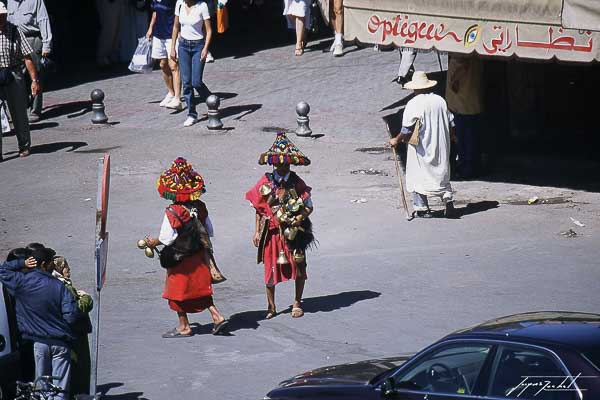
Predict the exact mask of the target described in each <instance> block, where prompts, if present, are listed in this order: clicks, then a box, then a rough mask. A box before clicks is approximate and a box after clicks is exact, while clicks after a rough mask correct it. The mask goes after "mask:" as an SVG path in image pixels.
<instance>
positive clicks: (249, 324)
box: [194, 290, 381, 333]
mask: <svg viewBox="0 0 600 400" xmlns="http://www.w3.org/2000/svg"><path fill="white" fill-rule="evenodd" d="M380 295H381V293H379V292H373V291H371V290H356V291H351V292H342V293H336V294H329V295H325V296H318V297H308V298H305V299H304V300H302V309H303V310H304V312H305V313H306V314H315V313H319V312H332V311H336V310H340V309H342V308H346V307H350V306H352V305H354V304H356V303H358V302H359V301H364V300H369V299H374V298H377V297H379V296H380ZM291 311H292V309H291V306H290V307H288V308H287V309H285V310H284V311H281V312H279V313H278V314H277V316H275V317H274V318H277V317H278V316H279V315H281V314H289V313H290V312H291ZM266 313H267V312H266V310H260V311H257V310H254V311H244V312H241V313H237V314H233V315H231V316H230V317H229V320H230V322H229V328H228V331H229V332H235V331H239V330H242V329H257V328H258V327H259V326H260V322H261V321H264V320H265V315H266ZM209 328H210V329H212V324H211V325H206V326H202V327H200V328H199V331H198V333H209V332H210V329H209ZM204 331H206V332H204ZM194 333H196V331H194Z"/></svg>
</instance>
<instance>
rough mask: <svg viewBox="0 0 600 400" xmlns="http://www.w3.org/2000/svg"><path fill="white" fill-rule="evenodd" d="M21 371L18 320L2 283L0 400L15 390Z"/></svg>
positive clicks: (0, 286)
mask: <svg viewBox="0 0 600 400" xmlns="http://www.w3.org/2000/svg"><path fill="white" fill-rule="evenodd" d="M20 372H21V367H20V353H19V351H18V347H17V329H16V321H15V319H14V313H13V310H12V306H11V303H10V297H9V296H8V293H7V292H6V290H5V289H4V287H3V286H2V284H1V283H0V400H2V399H6V398H8V395H9V394H10V393H12V392H13V391H14V383H15V380H17V378H19V374H20Z"/></svg>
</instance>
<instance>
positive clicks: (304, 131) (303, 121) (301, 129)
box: [296, 101, 312, 136]
mask: <svg viewBox="0 0 600 400" xmlns="http://www.w3.org/2000/svg"><path fill="white" fill-rule="evenodd" d="M309 112H310V105H308V103H307V102H305V101H301V102H300V103H298V104H297V105H296V114H297V115H298V117H297V118H296V122H298V128H296V135H297V136H310V135H312V130H311V129H310V126H309V125H308V123H309V122H310V119H309V118H308V113H309Z"/></svg>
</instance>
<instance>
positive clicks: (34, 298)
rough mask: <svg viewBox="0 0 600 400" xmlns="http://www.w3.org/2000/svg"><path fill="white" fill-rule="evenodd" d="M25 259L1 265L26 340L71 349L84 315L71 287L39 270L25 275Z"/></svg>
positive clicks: (2, 275)
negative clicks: (75, 328) (76, 325)
mask: <svg viewBox="0 0 600 400" xmlns="http://www.w3.org/2000/svg"><path fill="white" fill-rule="evenodd" d="M24 266H25V262H24V261H23V260H16V261H11V262H7V263H4V264H0V281H1V282H2V283H3V284H4V287H6V289H8V292H9V293H10V294H11V295H12V296H13V297H14V299H15V308H16V314H17V327H18V328H19V332H20V333H21V335H22V336H23V338H25V339H29V340H32V341H34V342H42V343H46V344H49V345H60V346H68V347H70V345H71V343H72V342H73V341H74V340H75V335H74V334H73V330H72V328H71V326H72V325H74V324H75V323H76V322H77V321H78V320H79V319H80V318H82V313H81V312H80V311H79V309H78V308H77V302H76V301H75V298H74V297H73V295H72V294H71V292H69V290H68V289H67V287H66V286H65V285H64V284H63V283H62V282H61V281H59V280H58V279H56V278H54V277H53V276H52V275H51V274H49V273H47V272H44V271H41V270H39V269H31V270H28V271H27V272H21V270H22V268H23V267H24Z"/></svg>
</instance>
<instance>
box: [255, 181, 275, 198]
mask: <svg viewBox="0 0 600 400" xmlns="http://www.w3.org/2000/svg"><path fill="white" fill-rule="evenodd" d="M258 191H259V192H260V194H261V195H263V196H266V195H268V194H271V191H272V189H271V186H270V185H267V184H266V183H265V184H263V185H260V188H258Z"/></svg>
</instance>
